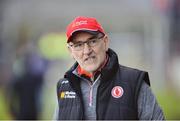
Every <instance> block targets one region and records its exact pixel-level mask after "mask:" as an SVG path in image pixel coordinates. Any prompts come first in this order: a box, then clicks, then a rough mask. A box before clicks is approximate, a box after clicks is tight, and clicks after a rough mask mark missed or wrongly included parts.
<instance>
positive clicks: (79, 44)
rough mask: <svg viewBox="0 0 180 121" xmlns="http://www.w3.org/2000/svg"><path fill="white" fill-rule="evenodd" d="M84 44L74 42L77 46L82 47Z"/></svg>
mask: <svg viewBox="0 0 180 121" xmlns="http://www.w3.org/2000/svg"><path fill="white" fill-rule="evenodd" d="M82 46H83V43H76V44H74V47H75V48H78V47H82Z"/></svg>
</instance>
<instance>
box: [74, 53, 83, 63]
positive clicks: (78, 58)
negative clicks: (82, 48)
mask: <svg viewBox="0 0 180 121" xmlns="http://www.w3.org/2000/svg"><path fill="white" fill-rule="evenodd" d="M72 56H73V58H74V59H75V60H76V61H78V62H79V61H81V59H82V54H80V53H72Z"/></svg>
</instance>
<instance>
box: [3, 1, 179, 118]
mask: <svg viewBox="0 0 180 121" xmlns="http://www.w3.org/2000/svg"><path fill="white" fill-rule="evenodd" d="M179 11H180V2H179V0H138V1H132V0H120V1H117V0H98V1H95V0H91V1H85V0H76V1H74V0H68V1H67V0H59V1H58V0H53V1H48V0H38V1H36V0H28V1H24V0H1V1H0V15H1V17H0V112H1V113H0V120H13V119H15V116H16V115H17V114H16V112H18V111H19V110H20V109H19V107H18V106H19V105H18V103H17V102H18V101H19V99H18V93H17V92H18V91H19V90H20V89H21V88H22V87H25V86H22V87H21V88H20V87H19V86H17V85H18V84H19V83H20V81H18V80H19V78H20V77H22V76H24V75H25V73H26V71H31V73H32V74H34V75H36V76H37V74H39V75H40V76H41V77H42V78H41V81H39V83H38V88H36V89H39V90H38V91H36V92H37V93H38V95H36V99H37V101H38V103H37V104H38V109H37V110H38V111H37V114H38V115H37V119H52V117H53V113H54V110H55V107H56V104H57V102H56V101H57V100H56V83H57V81H58V80H59V79H60V78H62V77H63V75H64V72H65V71H66V70H67V69H69V68H70V66H71V65H72V64H73V63H74V60H73V59H72V58H71V57H70V55H69V54H68V50H67V48H66V35H65V30H66V26H67V25H68V24H69V23H70V21H71V20H72V19H74V18H75V17H76V16H79V15H84V16H92V17H96V18H97V19H98V21H99V22H100V23H102V26H103V28H104V29H105V31H106V33H107V34H108V36H109V38H110V47H111V48H112V49H114V50H115V51H116V52H117V53H118V56H119V62H120V63H121V64H122V65H126V66H130V67H134V68H139V69H142V70H146V71H148V72H149V75H150V80H151V88H152V90H153V92H154V94H155V95H156V97H157V100H158V102H159V105H160V106H161V107H162V109H163V111H164V114H165V117H166V119H168V120H178V119H180V104H179V102H180V93H179V92H180V34H179V33H180V12H179ZM26 77H27V76H26ZM36 82H37V81H35V83H36ZM22 83H23V82H22ZM35 83H30V82H28V83H27V84H26V83H25V85H26V86H27V87H28V88H29V87H30V84H35ZM14 85H16V86H14ZM32 87H34V86H32ZM31 89H32V90H33V88H30V90H29V91H30V92H32V91H31ZM17 90H18V91H17ZM16 91H17V92H16ZM19 92H21V93H22V91H19ZM27 95H28V96H30V93H28V94H27ZM27 104H28V103H27Z"/></svg>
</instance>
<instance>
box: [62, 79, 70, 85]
mask: <svg viewBox="0 0 180 121" xmlns="http://www.w3.org/2000/svg"><path fill="white" fill-rule="evenodd" d="M67 83H69V81H68V80H63V81H62V82H61V84H67Z"/></svg>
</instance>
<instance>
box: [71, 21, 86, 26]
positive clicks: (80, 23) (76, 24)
mask: <svg viewBox="0 0 180 121" xmlns="http://www.w3.org/2000/svg"><path fill="white" fill-rule="evenodd" d="M82 24H87V21H77V22H76V23H75V24H73V27H74V26H79V25H82Z"/></svg>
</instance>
